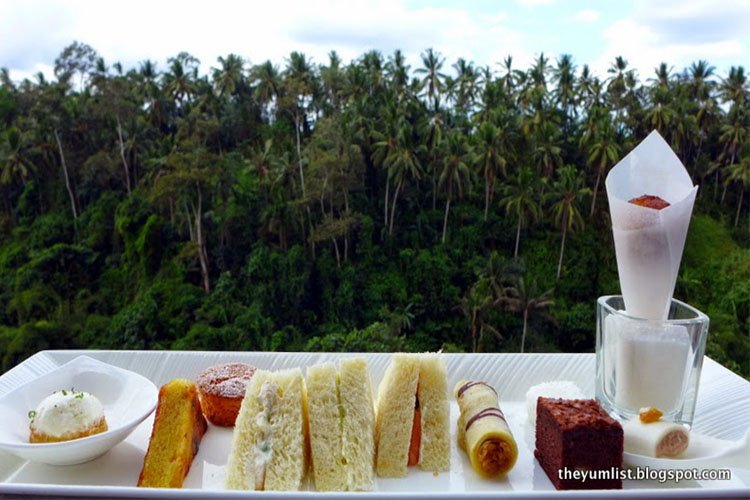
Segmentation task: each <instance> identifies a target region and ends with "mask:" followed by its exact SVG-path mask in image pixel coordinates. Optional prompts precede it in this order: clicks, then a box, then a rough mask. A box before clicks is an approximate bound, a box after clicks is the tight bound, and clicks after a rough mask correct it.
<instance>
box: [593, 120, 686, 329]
mask: <svg viewBox="0 0 750 500" xmlns="http://www.w3.org/2000/svg"><path fill="white" fill-rule="evenodd" d="M605 185H606V188H607V198H608V199H609V208H610V214H611V217H612V232H613V234H614V240H615V254H616V257H617V271H618V274H619V276H620V288H621V291H622V296H623V299H624V301H625V310H626V312H627V313H628V314H629V315H631V316H635V317H639V318H645V319H654V320H665V319H667V314H668V312H669V304H670V302H671V299H672V294H673V293H674V286H675V282H676V281H677V273H678V271H679V268H680V260H681V259H682V250H683V248H684V247H685V237H686V236H687V230H688V225H689V224H690V215H691V214H692V212H693V203H694V202H695V195H696V192H697V191H698V186H693V183H692V181H691V180H690V176H689V175H688V173H687V171H686V170H685V167H684V166H683V164H682V162H680V160H679V158H677V155H675V154H674V152H673V151H672V148H670V147H669V144H667V142H666V141H665V140H664V139H663V138H662V137H661V135H659V133H658V132H657V131H653V132H651V133H650V134H649V136H648V137H646V139H644V140H643V142H641V143H640V144H639V145H638V146H637V147H636V148H635V149H633V151H631V152H630V153H629V154H628V155H627V156H626V157H625V158H623V159H622V160H621V161H620V162H619V163H618V164H617V165H615V166H614V167H613V168H612V170H610V172H609V175H607V180H606V182H605ZM643 195H652V196H658V197H660V198H662V199H664V200H666V201H667V202H669V204H670V206H668V207H666V208H664V209H661V210H654V209H652V208H647V207H642V206H639V205H635V204H633V203H629V202H628V200H631V199H633V198H637V197H639V196H643Z"/></svg>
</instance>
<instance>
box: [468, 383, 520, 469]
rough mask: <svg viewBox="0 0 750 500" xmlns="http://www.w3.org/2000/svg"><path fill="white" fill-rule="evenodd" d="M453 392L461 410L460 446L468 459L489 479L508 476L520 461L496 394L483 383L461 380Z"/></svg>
mask: <svg viewBox="0 0 750 500" xmlns="http://www.w3.org/2000/svg"><path fill="white" fill-rule="evenodd" d="M454 393H455V396H456V400H457V401H458V407H459V409H460V410H461V414H460V416H459V417H458V444H459V446H460V447H461V449H463V450H464V451H465V452H466V454H467V455H468V456H469V460H470V461H471V467H472V468H473V469H474V471H475V472H476V473H477V474H479V475H480V476H482V477H486V478H495V477H499V476H503V475H505V474H507V473H508V471H510V470H511V469H512V468H513V466H514V465H515V463H516V459H517V458H518V446H517V445H516V440H515V439H513V434H511V432H510V427H508V423H507V422H506V421H505V415H503V412H502V410H500V407H499V405H498V399H497V392H496V391H495V389H493V388H492V387H491V386H489V385H487V384H486V383H484V382H478V381H469V380H462V381H460V382H459V383H458V384H456V388H455V390H454Z"/></svg>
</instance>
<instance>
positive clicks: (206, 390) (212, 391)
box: [196, 363, 255, 427]
mask: <svg viewBox="0 0 750 500" xmlns="http://www.w3.org/2000/svg"><path fill="white" fill-rule="evenodd" d="M254 373H255V367H254V366H252V365H248V364H246V363H224V364H221V365H214V366H210V367H208V368H206V369H205V370H203V371H202V372H201V373H200V375H198V379H197V380H196V383H197V385H198V391H199V394H200V400H201V409H202V410H203V415H204V416H205V417H206V419H208V421H209V422H211V423H212V424H214V425H219V426H222V427H232V426H233V425H234V421H235V420H236V419H237V413H239V411H240V404H241V403H242V399H243V398H244V397H245V388H246V387H247V382H248V381H249V380H250V379H251V378H252V376H253V374H254Z"/></svg>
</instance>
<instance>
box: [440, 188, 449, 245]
mask: <svg viewBox="0 0 750 500" xmlns="http://www.w3.org/2000/svg"><path fill="white" fill-rule="evenodd" d="M450 209H451V198H450V196H448V199H447V200H445V215H444V216H443V238H442V240H441V242H442V243H443V245H445V233H446V232H447V231H448V211H449V210H450Z"/></svg>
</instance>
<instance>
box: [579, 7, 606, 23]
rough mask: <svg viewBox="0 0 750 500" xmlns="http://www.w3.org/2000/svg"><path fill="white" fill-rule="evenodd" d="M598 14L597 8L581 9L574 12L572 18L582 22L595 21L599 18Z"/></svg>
mask: <svg viewBox="0 0 750 500" xmlns="http://www.w3.org/2000/svg"><path fill="white" fill-rule="evenodd" d="M599 17H600V14H599V11H598V10H594V9H583V10H581V11H578V12H576V14H575V15H574V16H573V19H574V20H576V21H579V22H582V23H595V22H596V21H598V20H599Z"/></svg>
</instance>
